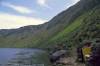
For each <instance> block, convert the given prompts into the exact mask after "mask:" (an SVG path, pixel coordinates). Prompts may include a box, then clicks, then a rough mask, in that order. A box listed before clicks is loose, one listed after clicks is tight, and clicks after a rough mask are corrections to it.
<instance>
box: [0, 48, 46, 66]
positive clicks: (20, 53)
mask: <svg viewBox="0 0 100 66" xmlns="http://www.w3.org/2000/svg"><path fill="white" fill-rule="evenodd" d="M42 53H45V52H44V51H43V50H39V49H19V48H0V66H27V65H28V66H29V65H30V66H44V64H42V63H38V64H35V63H33V62H34V61H35V60H36V58H37V54H42ZM35 57H36V58H35ZM36 62H37V61H36Z"/></svg>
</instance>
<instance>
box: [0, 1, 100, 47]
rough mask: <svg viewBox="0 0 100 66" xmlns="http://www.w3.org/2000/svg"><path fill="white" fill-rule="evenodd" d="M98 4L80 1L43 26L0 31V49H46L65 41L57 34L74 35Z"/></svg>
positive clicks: (98, 2)
mask: <svg viewBox="0 0 100 66" xmlns="http://www.w3.org/2000/svg"><path fill="white" fill-rule="evenodd" d="M99 4H100V1H99V0H95V1H94V0H80V1H79V2H78V3H76V4H75V5H73V6H72V7H70V8H68V9H67V10H65V11H63V12H61V13H60V14H58V15H56V16H55V17H54V18H53V19H51V20H50V21H49V22H46V23H45V24H41V25H30V26H24V27H20V28H18V29H11V30H9V29H4V30H0V47H38V46H42V47H46V46H48V45H51V44H57V43H61V42H63V41H66V40H67V39H68V38H66V37H67V36H66V37H62V38H61V40H60V39H58V38H59V36H60V35H59V34H61V36H63V35H67V33H66V32H68V34H69V33H73V34H76V31H77V30H78V29H79V28H78V27H80V25H81V23H83V21H82V20H84V19H86V18H85V17H86V16H87V13H88V12H91V11H92V10H93V9H94V8H95V7H96V6H99ZM73 26H74V27H73ZM75 26H76V27H75ZM70 28H73V29H70ZM65 29H66V30H65ZM76 29H77V30H76ZM64 30H65V31H66V32H64ZM74 31H75V33H74ZM64 33H66V34H64ZM57 35H59V36H57ZM54 36H57V37H56V38H55V37H54ZM70 36H71V35H70Z"/></svg>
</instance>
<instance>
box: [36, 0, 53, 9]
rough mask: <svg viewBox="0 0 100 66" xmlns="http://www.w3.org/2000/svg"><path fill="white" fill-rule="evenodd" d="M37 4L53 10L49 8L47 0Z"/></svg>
mask: <svg viewBox="0 0 100 66" xmlns="http://www.w3.org/2000/svg"><path fill="white" fill-rule="evenodd" d="M37 4H39V5H40V6H43V7H46V8H49V9H52V8H51V7H50V6H48V4H47V0H37Z"/></svg>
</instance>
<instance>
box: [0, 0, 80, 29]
mask: <svg viewBox="0 0 100 66" xmlns="http://www.w3.org/2000/svg"><path fill="white" fill-rule="evenodd" d="M78 1H79V0H0V29H10V28H18V27H21V26H26V25H38V24H42V23H44V22H47V21H49V20H50V19H51V18H53V17H54V16H55V15H57V14H58V13H60V12H61V11H63V10H65V9H67V8H68V7H70V6H72V5H73V4H75V3H77V2H78Z"/></svg>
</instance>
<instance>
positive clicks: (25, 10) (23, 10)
mask: <svg viewBox="0 0 100 66" xmlns="http://www.w3.org/2000/svg"><path fill="white" fill-rule="evenodd" d="M1 5H2V6H5V7H9V8H12V9H13V10H16V11H17V12H19V13H22V14H30V13H32V12H33V11H32V10H31V9H29V8H27V7H23V6H18V5H14V4H10V3H6V2H2V3H1Z"/></svg>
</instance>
